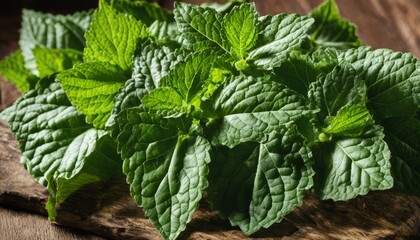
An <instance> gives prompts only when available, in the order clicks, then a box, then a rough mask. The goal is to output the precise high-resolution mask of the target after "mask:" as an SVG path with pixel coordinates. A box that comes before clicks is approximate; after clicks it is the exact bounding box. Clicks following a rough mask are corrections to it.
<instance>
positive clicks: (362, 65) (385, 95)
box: [339, 47, 420, 118]
mask: <svg viewBox="0 0 420 240" xmlns="http://www.w3.org/2000/svg"><path fill="white" fill-rule="evenodd" d="M339 57H340V59H341V60H346V61H348V62H350V63H351V64H352V66H353V68H354V69H355V70H356V72H357V73H358V74H359V76H360V78H361V79H363V80H365V82H366V86H367V92H368V102H367V106H368V108H369V109H371V110H372V111H374V113H375V116H376V117H377V118H389V117H402V116H410V115H414V114H415V113H416V112H417V111H418V109H419V101H420V62H419V60H417V59H416V58H415V57H414V56H413V55H412V54H410V53H400V52H392V51H391V50H388V49H378V50H371V49H370V48H369V47H360V48H358V49H351V50H348V51H346V52H344V53H342V54H341V55H340V56H339Z"/></svg>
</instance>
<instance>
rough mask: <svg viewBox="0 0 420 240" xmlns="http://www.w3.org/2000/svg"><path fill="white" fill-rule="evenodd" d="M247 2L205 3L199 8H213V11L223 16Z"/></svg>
mask: <svg viewBox="0 0 420 240" xmlns="http://www.w3.org/2000/svg"><path fill="white" fill-rule="evenodd" d="M247 2H248V1H247V0H229V1H228V2H226V3H217V2H205V3H203V4H201V5H200V6H201V7H204V8H213V9H214V10H216V11H218V12H220V13H222V14H225V13H229V12H230V11H232V9H233V8H234V7H235V6H240V5H241V4H242V3H247Z"/></svg>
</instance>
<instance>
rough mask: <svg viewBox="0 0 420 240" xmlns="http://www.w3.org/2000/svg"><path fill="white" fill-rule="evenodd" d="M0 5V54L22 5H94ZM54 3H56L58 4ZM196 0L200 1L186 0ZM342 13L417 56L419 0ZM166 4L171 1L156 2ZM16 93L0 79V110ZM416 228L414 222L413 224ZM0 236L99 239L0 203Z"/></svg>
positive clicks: (280, 1) (365, 35)
mask: <svg viewBox="0 0 420 240" xmlns="http://www.w3.org/2000/svg"><path fill="white" fill-rule="evenodd" d="M9 2H11V1H2V3H0V58H3V57H4V56H6V55H8V54H10V53H11V52H13V51H15V50H16V49H17V47H18V44H17V40H18V28H19V23H20V17H19V15H20V9H21V8H22V7H29V8H35V9H37V10H44V11H54V12H72V11H74V10H79V9H84V8H88V7H91V6H94V5H95V4H96V1H95V0H88V1H86V0H78V1H76V0H65V1H55V2H54V1H51V0H50V1H43V3H42V4H40V3H39V2H41V1H35V0H21V1H16V2H13V3H9ZM58 2H59V4H58ZM187 2H194V3H199V2H203V1H192V0H190V1H187ZM320 2H321V1H320V0H264V1H256V6H257V8H258V10H259V11H260V12H261V13H262V14H274V13H279V12H287V13H291V12H297V13H301V14H304V13H306V12H308V11H309V10H310V9H311V8H313V7H314V6H316V5H317V4H319V3H320ZM337 2H338V4H339V6H340V10H341V13H342V15H343V16H344V17H346V18H348V19H350V20H351V21H352V22H354V23H356V24H357V25H358V26H359V29H358V33H359V36H360V38H361V39H362V42H363V43H364V44H366V45H371V46H373V47H375V48H382V47H385V48H391V49H393V50H398V51H410V52H412V53H413V54H414V55H415V56H416V57H420V1H418V0H353V1H348V0H347V1H346V0H337ZM159 3H161V4H162V5H164V6H165V7H168V8H170V7H171V6H172V1H159ZM18 96H19V93H18V92H17V90H16V89H15V88H14V87H13V86H12V85H11V84H9V83H6V82H4V81H3V79H1V78H0V110H1V109H3V108H4V107H6V106H8V105H10V104H11V103H12V102H13V101H14V100H15V99H16V98H17V97H18ZM417 226H418V225H417ZM0 239H103V238H101V237H97V236H95V235H92V234H89V233H86V232H81V231H79V230H74V229H68V228H64V227H59V226H56V225H53V224H51V223H49V222H48V220H46V218H45V217H44V216H40V215H35V214H30V213H26V212H21V211H17V210H12V209H9V208H5V206H0Z"/></svg>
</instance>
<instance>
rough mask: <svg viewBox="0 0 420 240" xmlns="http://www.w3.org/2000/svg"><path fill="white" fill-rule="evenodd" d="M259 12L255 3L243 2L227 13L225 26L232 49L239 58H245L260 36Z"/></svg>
mask: <svg viewBox="0 0 420 240" xmlns="http://www.w3.org/2000/svg"><path fill="white" fill-rule="evenodd" d="M257 24H258V13H257V11H256V9H255V5H252V4H242V5H240V6H239V7H236V8H234V9H233V10H232V11H231V12H230V13H229V14H228V15H226V18H225V21H224V22H223V27H224V30H225V32H226V38H227V40H228V42H229V44H230V46H232V47H231V51H232V52H233V55H234V56H236V58H237V59H245V57H246V56H245V55H246V53H247V51H248V50H249V49H251V48H252V47H253V46H254V45H255V43H256V41H257V38H258V32H259V31H258V28H257Z"/></svg>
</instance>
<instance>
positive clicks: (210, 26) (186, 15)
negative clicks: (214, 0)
mask: <svg viewBox="0 0 420 240" xmlns="http://www.w3.org/2000/svg"><path fill="white" fill-rule="evenodd" d="M174 6H175V7H174V15H175V20H176V22H177V24H178V30H179V31H180V32H181V36H182V38H183V39H184V44H185V45H186V46H188V47H189V48H194V50H196V51H199V50H203V49H208V48H215V49H219V50H222V51H224V52H225V53H229V52H230V49H229V46H228V45H227V43H226V37H225V33H224V32H223V30H222V29H223V27H222V26H223V25H222V23H223V16H222V14H221V13H219V12H217V11H216V10H214V9H212V8H202V7H199V6H196V5H193V4H188V3H182V2H175V5H174Z"/></svg>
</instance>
